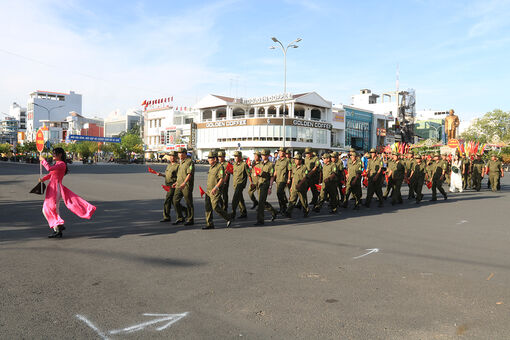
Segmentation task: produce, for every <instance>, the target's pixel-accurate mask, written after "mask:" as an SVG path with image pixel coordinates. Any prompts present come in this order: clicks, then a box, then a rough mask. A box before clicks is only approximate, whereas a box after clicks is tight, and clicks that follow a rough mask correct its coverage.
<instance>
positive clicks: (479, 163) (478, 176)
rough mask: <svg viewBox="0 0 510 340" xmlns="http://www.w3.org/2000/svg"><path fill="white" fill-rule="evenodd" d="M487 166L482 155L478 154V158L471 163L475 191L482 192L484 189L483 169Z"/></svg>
mask: <svg viewBox="0 0 510 340" xmlns="http://www.w3.org/2000/svg"><path fill="white" fill-rule="evenodd" d="M484 167H485V164H484V162H483V160H482V155H480V154H477V155H476V158H475V159H474V160H473V161H472V162H471V178H472V180H473V189H475V190H476V191H480V189H481V188H482V179H483V176H484V172H483V169H484Z"/></svg>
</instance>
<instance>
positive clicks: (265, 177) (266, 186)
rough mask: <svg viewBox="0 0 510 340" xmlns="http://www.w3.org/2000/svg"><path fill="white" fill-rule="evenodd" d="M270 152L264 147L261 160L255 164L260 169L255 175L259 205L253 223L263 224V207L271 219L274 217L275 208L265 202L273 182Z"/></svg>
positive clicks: (272, 165)
mask: <svg viewBox="0 0 510 340" xmlns="http://www.w3.org/2000/svg"><path fill="white" fill-rule="evenodd" d="M270 154H271V152H270V151H269V150H267V149H264V151H262V153H261V156H262V162H261V163H259V164H258V165H257V168H259V169H260V173H259V174H258V175H257V181H258V190H259V205H258V207H257V223H255V225H263V224H264V209H265V210H268V211H270V212H271V221H274V220H275V219H276V210H275V209H274V208H273V206H272V205H271V204H270V203H269V202H267V196H268V195H271V189H272V187H273V182H274V164H273V163H272V162H270V161H269V155H270ZM254 170H255V169H254Z"/></svg>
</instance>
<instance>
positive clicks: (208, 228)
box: [202, 225, 214, 230]
mask: <svg viewBox="0 0 510 340" xmlns="http://www.w3.org/2000/svg"><path fill="white" fill-rule="evenodd" d="M211 229H214V226H213V225H210V226H205V227H202V230H211Z"/></svg>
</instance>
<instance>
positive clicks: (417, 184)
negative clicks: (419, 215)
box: [409, 155, 426, 204]
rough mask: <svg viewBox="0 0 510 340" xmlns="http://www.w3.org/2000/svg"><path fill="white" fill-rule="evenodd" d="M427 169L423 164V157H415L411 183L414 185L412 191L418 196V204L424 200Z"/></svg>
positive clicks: (410, 176) (410, 177)
mask: <svg viewBox="0 0 510 340" xmlns="http://www.w3.org/2000/svg"><path fill="white" fill-rule="evenodd" d="M425 168H426V165H425V164H424V163H423V162H422V159H421V155H416V156H414V163H413V165H412V166H411V173H410V175H409V179H410V180H411V183H413V187H412V188H411V190H413V191H414V192H415V194H416V204H419V203H420V202H421V200H422V199H423V194H422V193H421V191H422V189H423V182H424V181H425V171H426V170H425Z"/></svg>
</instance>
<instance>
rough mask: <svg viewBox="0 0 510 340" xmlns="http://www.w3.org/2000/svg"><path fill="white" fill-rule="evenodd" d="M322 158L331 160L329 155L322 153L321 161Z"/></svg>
mask: <svg viewBox="0 0 510 340" xmlns="http://www.w3.org/2000/svg"><path fill="white" fill-rule="evenodd" d="M324 158H331V155H330V154H329V153H323V154H322V159H324Z"/></svg>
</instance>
